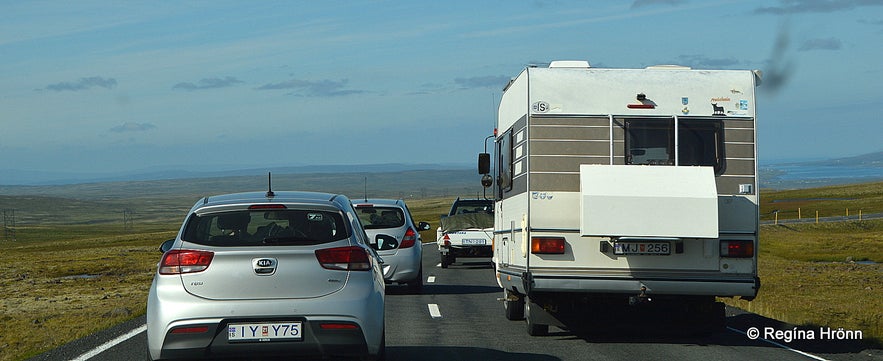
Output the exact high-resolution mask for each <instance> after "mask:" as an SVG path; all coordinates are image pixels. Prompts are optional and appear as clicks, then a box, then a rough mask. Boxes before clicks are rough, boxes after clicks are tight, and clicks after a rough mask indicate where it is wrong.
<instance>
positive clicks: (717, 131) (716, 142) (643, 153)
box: [625, 119, 724, 174]
mask: <svg viewBox="0 0 883 361" xmlns="http://www.w3.org/2000/svg"><path fill="white" fill-rule="evenodd" d="M625 131H626V139H625V147H626V164H637V165H675V122H674V119H626V120H625ZM677 135H678V147H677V152H678V153H677V155H678V156H677V165H681V166H696V165H698V166H709V167H714V171H715V174H721V173H723V170H724V142H723V126H722V124H721V121H720V120H716V119H679V120H678V124H677Z"/></svg>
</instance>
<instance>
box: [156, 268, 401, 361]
mask: <svg viewBox="0 0 883 361" xmlns="http://www.w3.org/2000/svg"><path fill="white" fill-rule="evenodd" d="M359 276H361V277H374V275H373V274H367V273H366V274H364V275H362V274H360V275H359ZM377 276H379V275H377ZM157 278H159V279H160V280H159V281H158V280H157V279H156V278H155V279H154V283H153V285H151V290H150V292H149V295H148V302H147V342H148V349H149V351H150V355H151V358H152V359H180V358H195V357H196V356H199V357H203V356H206V355H211V356H212V357H221V356H225V355H227V354H228V353H229V354H237V355H242V354H249V355H251V354H267V355H275V354H278V353H280V352H283V353H291V352H295V351H296V352H299V353H303V354H307V355H325V356H328V357H333V356H341V357H342V356H351V355H366V354H371V355H376V354H378V353H380V352H382V342H383V341H382V340H383V332H384V331H383V329H384V292H383V286H382V282H381V283H380V284H379V287H377V286H373V285H372V283H376V281H372V282H363V281H359V282H355V281H353V280H350V281H351V282H349V283H348V284H347V285H346V286H345V287H343V288H342V289H341V290H340V291H337V292H335V293H332V294H330V295H327V296H324V297H319V298H315V299H265V300H249V299H245V300H226V301H219V300H206V299H203V298H199V297H195V296H193V295H191V294H189V293H186V292H184V291H183V290H182V288H181V286H180V282H181V281H180V279H175V278H174V277H167V276H160V277H157ZM157 289H161V290H162V291H161V292H159V291H157ZM267 321H302V322H303V331H304V336H303V338H302V339H301V340H297V341H272V342H247V343H229V342H227V332H228V331H227V325H228V324H229V323H232V322H237V323H238V322H267ZM325 322H334V323H349V324H353V325H356V326H357V327H356V328H355V329H343V330H340V329H336V330H323V329H321V328H320V327H319V326H318V325H319V324H321V323H325ZM181 327H187V328H200V327H205V328H207V330H206V331H205V332H200V333H185V334H173V333H172V331H173V330H175V329H178V328H181Z"/></svg>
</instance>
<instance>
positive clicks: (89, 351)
mask: <svg viewBox="0 0 883 361" xmlns="http://www.w3.org/2000/svg"><path fill="white" fill-rule="evenodd" d="M426 250H427V252H426V254H425V255H424V274H425V275H426V276H427V282H428V283H427V284H426V286H425V289H424V292H423V293H422V294H409V293H407V292H406V291H405V289H404V288H403V287H400V286H396V285H391V286H389V287H388V288H387V299H386V300H387V306H386V318H387V321H386V322H387V335H386V337H387V359H388V360H391V361H392V360H421V361H433V360H439V361H441V360H444V361H452V360H507V361H521V360H524V361H527V360H538V361H559V360H629V361H634V360H647V359H653V360H701V361H716V360H807V359H813V358H812V357H817V358H816V359H827V360H883V351H881V350H865V349H864V347H862V345H861V344H860V343H857V342H853V341H835V340H825V341H820V340H813V341H797V340H795V341H792V342H790V343H789V342H785V341H783V340H781V339H780V340H777V341H775V342H776V343H778V344H780V345H782V346H785V347H790V348H791V350H789V349H787V348H784V347H780V346H777V345H775V344H773V343H769V342H765V341H763V340H752V339H749V338H748V337H747V336H746V335H745V333H744V331H746V330H748V329H749V328H750V327H756V328H758V329H760V330H763V329H764V328H767V327H769V328H771V329H772V330H781V331H789V330H792V327H791V326H788V325H784V324H781V323H779V322H777V321H775V320H771V319H766V318H763V317H760V316H757V315H753V314H747V313H743V312H739V311H738V310H728V316H729V317H728V320H727V324H728V328H727V330H725V331H723V332H720V333H717V334H714V335H711V336H691V335H689V333H685V332H679V330H673V329H671V328H670V327H666V326H665V325H658V324H653V323H652V322H651V321H647V322H644V321H643V320H641V321H634V320H633V321H630V322H624V323H620V324H617V325H609V326H610V328H605V329H604V331H597V332H592V333H591V334H578V333H571V332H568V331H564V330H559V329H557V328H555V327H552V328H551V330H550V331H551V335H549V336H545V337H531V336H529V335H528V334H527V331H526V329H525V324H524V322H523V321H508V320H506V319H505V317H504V315H503V308H502V305H501V304H500V302H499V301H497V298H498V297H500V296H501V295H502V292H501V290H500V289H499V288H498V287H497V285H496V283H495V281H494V279H493V270H492V267H491V264H490V262H489V260H488V259H474V260H467V262H465V263H456V264H454V265H452V266H451V267H450V268H448V269H442V268H441V267H439V265H438V255H437V254H436V253H434V252H432V250H433V248H432V246H431V245H430V246H429V247H426ZM432 305H435V306H432ZM599 312H604V310H599ZM143 325H144V318H143V317H141V318H139V319H135V320H132V321H130V322H128V323H126V324H123V325H120V326H118V327H116V328H114V329H111V330H108V331H106V332H102V333H99V334H96V335H92V336H90V337H87V338H84V339H81V340H77V341H75V342H72V343H70V344H68V345H65V346H63V347H61V348H58V349H56V350H53V351H51V352H48V353H46V354H43V355H41V356H39V357H36V358H33V359H32V360H34V361H37V360H95V361H131V360H145V359H147V356H146V355H147V346H146V343H147V338H146V335H145V333H144V332H143V331H142V332H139V328H142V327H143ZM133 330H134V331H133ZM740 331H741V332H740ZM115 339H116V340H115ZM102 345H104V346H102ZM105 349H106V350H105Z"/></svg>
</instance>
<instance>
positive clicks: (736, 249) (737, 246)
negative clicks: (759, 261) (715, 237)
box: [721, 241, 754, 258]
mask: <svg viewBox="0 0 883 361" xmlns="http://www.w3.org/2000/svg"><path fill="white" fill-rule="evenodd" d="M721 257H730V258H749V257H754V241H721Z"/></svg>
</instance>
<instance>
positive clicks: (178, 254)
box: [159, 249, 215, 275]
mask: <svg viewBox="0 0 883 361" xmlns="http://www.w3.org/2000/svg"><path fill="white" fill-rule="evenodd" d="M214 256H215V254H214V252H209V251H191V250H186V249H175V250H171V251H168V252H166V254H164V255H163V256H162V261H161V262H160V264H159V274H161V275H177V274H183V273H196V272H202V271H205V270H206V268H208V266H209V264H211V263H212V258H213V257H214Z"/></svg>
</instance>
